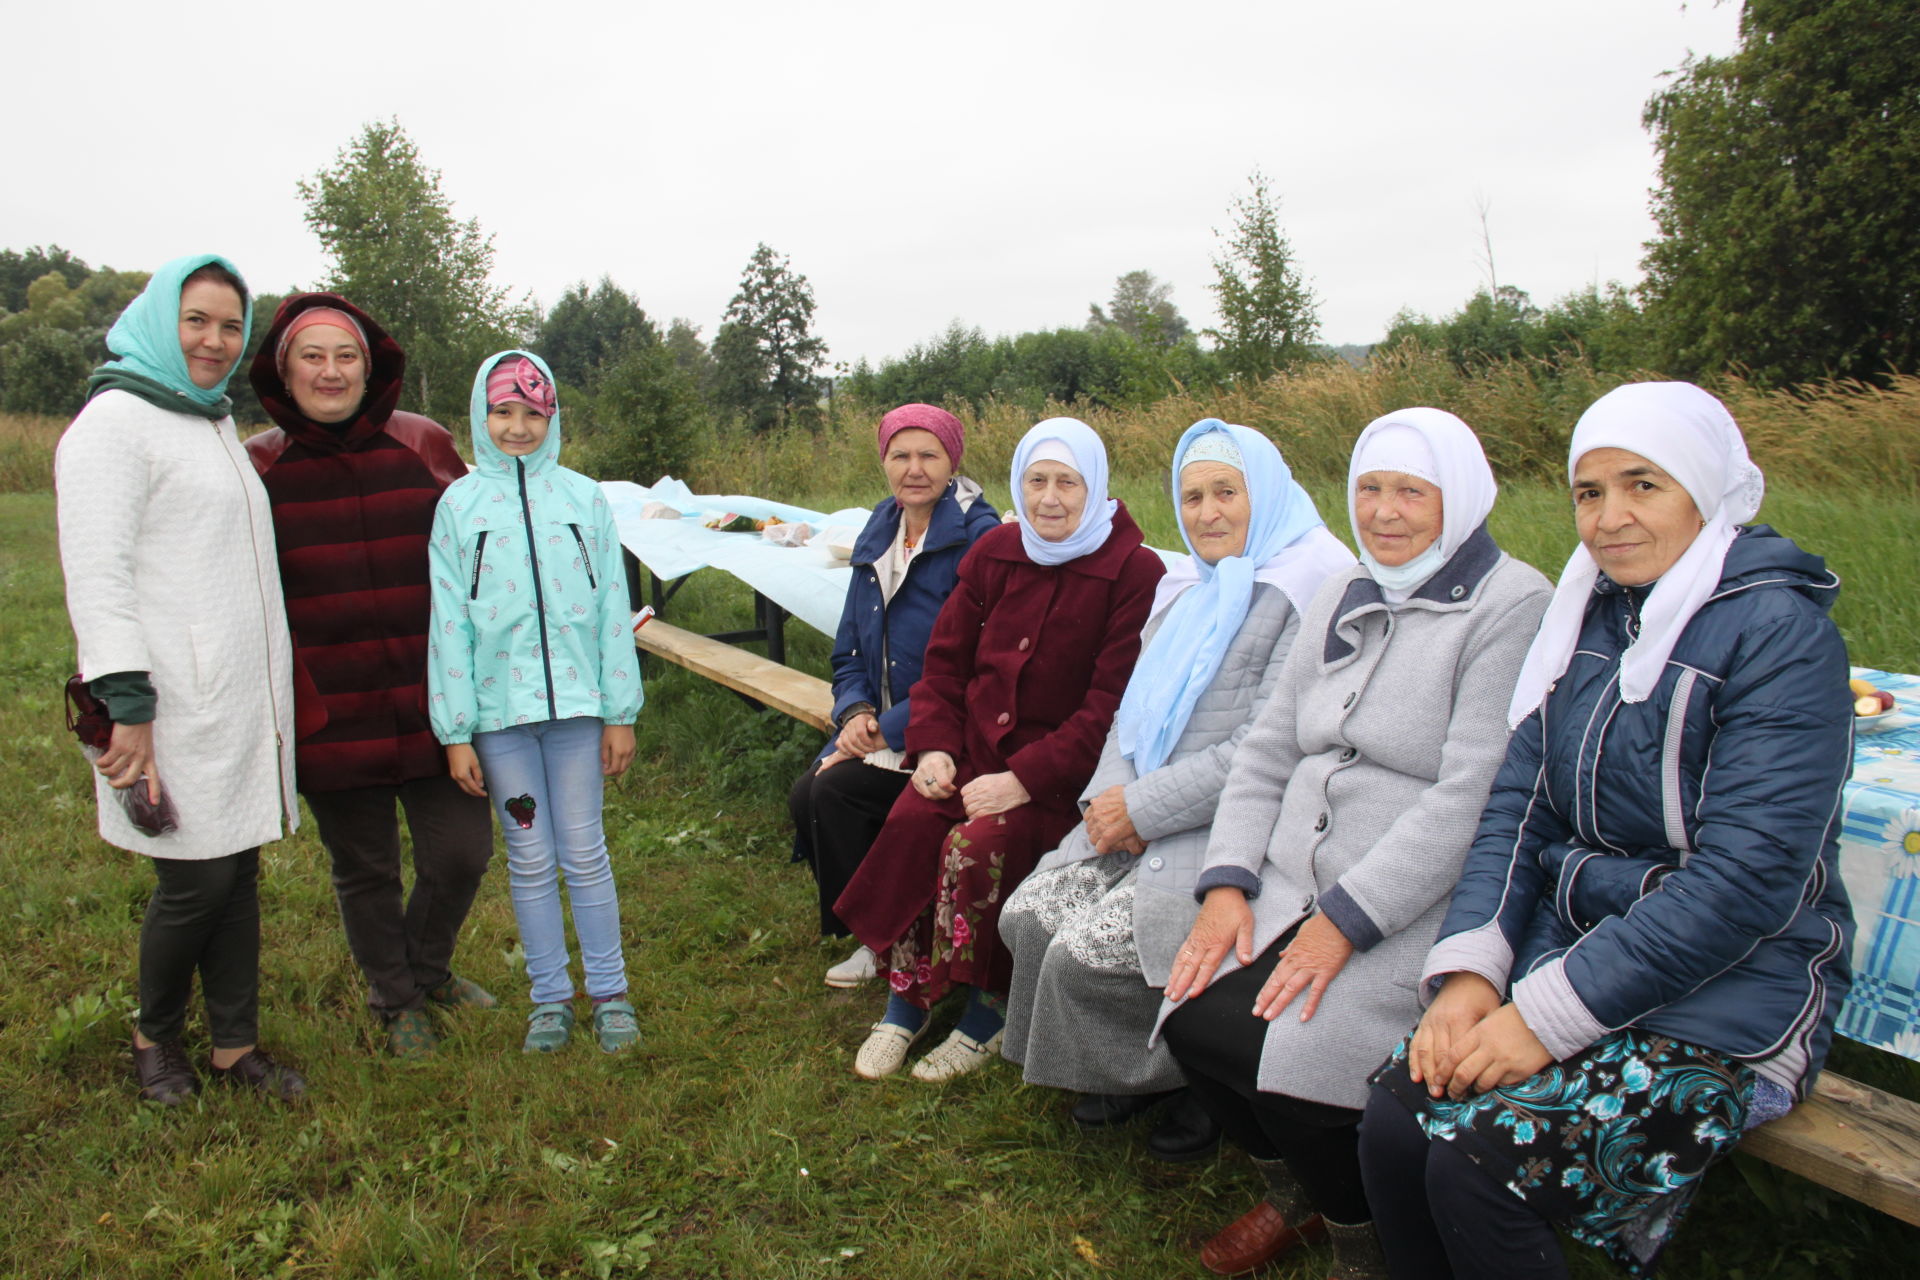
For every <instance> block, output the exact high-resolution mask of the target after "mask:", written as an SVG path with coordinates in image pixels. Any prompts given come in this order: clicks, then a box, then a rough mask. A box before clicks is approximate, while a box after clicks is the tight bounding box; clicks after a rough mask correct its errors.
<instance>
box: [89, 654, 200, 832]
mask: <svg viewBox="0 0 1920 1280" xmlns="http://www.w3.org/2000/svg"><path fill="white" fill-rule="evenodd" d="M67 728H69V729H71V730H73V736H74V737H75V738H77V739H79V742H80V754H81V755H83V756H85V757H86V758H87V763H88V764H89V765H91V764H94V763H95V762H97V761H98V760H99V759H100V757H101V756H103V755H105V754H106V751H107V747H108V746H109V745H111V744H112V742H113V720H112V719H111V718H110V717H108V715H107V709H106V707H105V706H104V705H102V704H101V702H100V700H99V699H98V698H96V697H94V696H93V693H92V691H91V690H89V689H88V688H87V682H86V681H84V680H82V679H81V678H80V677H79V676H74V677H73V678H72V679H70V680H68V681H67ZM111 790H112V791H113V795H114V798H115V799H117V800H118V801H119V802H120V808H121V810H122V811H123V812H125V813H126V815H127V821H128V822H131V823H132V824H133V828H134V830H136V831H138V832H140V833H141V834H142V835H149V836H163V835H166V834H167V833H168V832H169V831H178V830H179V829H180V815H179V814H177V813H175V812H174V809H173V798H172V797H171V796H169V795H168V794H167V792H166V788H164V787H162V788H160V798H159V799H158V800H155V799H153V798H152V796H151V794H150V792H149V791H148V789H147V783H146V779H144V778H143V779H141V780H140V781H138V782H136V783H134V784H133V785H132V786H130V787H114V788H111Z"/></svg>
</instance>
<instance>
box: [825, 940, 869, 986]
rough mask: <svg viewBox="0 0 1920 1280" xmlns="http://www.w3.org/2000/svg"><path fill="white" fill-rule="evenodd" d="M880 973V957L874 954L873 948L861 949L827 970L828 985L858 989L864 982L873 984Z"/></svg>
mask: <svg viewBox="0 0 1920 1280" xmlns="http://www.w3.org/2000/svg"><path fill="white" fill-rule="evenodd" d="M879 972H880V957H879V956H877V955H875V954H873V948H871V947H864V946H863V947H861V948H860V949H859V950H858V951H856V952H854V953H853V954H852V955H850V956H848V957H847V958H846V959H845V960H842V961H841V962H840V963H839V964H837V965H835V966H833V968H831V969H829V970H827V985H828V986H830V987H857V986H859V985H860V984H861V983H863V982H872V981H873V979H874V977H875V975H877V974H878V973H879Z"/></svg>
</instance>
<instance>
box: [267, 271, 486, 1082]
mask: <svg viewBox="0 0 1920 1280" xmlns="http://www.w3.org/2000/svg"><path fill="white" fill-rule="evenodd" d="M405 373H406V355H405V353H403V352H402V351H401V350H400V344H399V343H397V342H395V341H394V340H393V339H392V338H391V337H389V336H388V335H387V333H386V331H385V330H384V329H382V328H381V327H380V326H379V325H378V324H375V323H374V321H373V320H372V318H371V317H369V316H368V315H367V314H366V313H365V312H363V311H361V310H359V309H358V308H356V307H355V306H353V305H352V304H351V303H349V302H348V301H347V300H346V299H345V298H342V297H339V296H337V295H335V294H331V293H297V294H294V295H293V296H292V297H289V298H288V299H287V300H286V301H285V302H283V303H281V305H280V311H279V314H278V315H276V316H274V318H273V327H272V328H271V329H269V330H268V331H267V336H266V340H265V342H263V343H262V344H261V347H260V354H259V355H258V356H256V357H255V358H254V361H253V367H252V369H251V371H250V379H251V381H252V383H253V389H254V391H255V392H256V393H258V395H259V397H260V403H261V405H262V406H263V407H264V408H265V409H266V411H267V414H268V416H270V417H271V418H272V419H273V420H274V422H275V423H277V424H278V426H277V427H275V428H274V429H272V430H269V431H263V432H261V433H260V434H259V435H257V436H254V437H253V438H252V439H250V440H248V441H247V453H248V455H249V456H250V457H251V458H252V460H253V465H254V468H255V469H256V470H257V471H259V473H260V479H261V481H262V483H264V484H265V485H266V488H267V496H268V498H269V499H270V500H271V502H272V503H273V528H274V537H275V540H276V541H277V542H278V544H279V549H280V581H281V583H282V586H283V588H284V590H285V593H286V598H287V620H288V622H289V624H290V625H291V628H292V631H293V653H294V668H295V671H294V680H295V702H296V703H297V704H298V712H299V725H298V733H299V741H298V742H297V743H296V746H295V751H296V757H295V763H296V768H297V770H298V774H299V786H300V793H301V794H302V795H303V796H305V797H306V801H307V807H308V808H309V809H311V810H312V811H313V816H314V819H315V821H317V822H318V823H319V825H320V840H321V843H322V844H324V845H326V847H327V853H328V855H329V857H330V858H331V860H332V863H333V888H334V896H335V897H336V898H337V899H338V900H339V903H340V919H341V923H342V924H343V925H344V926H345V929H346V934H347V946H348V948H349V949H350V950H351V951H352V952H353V958H354V960H355V961H357V962H358V963H359V966H360V970H361V972H362V973H363V974H364V975H365V976H366V980H367V986H368V994H367V1003H368V1004H369V1005H371V1006H372V1007H373V1010H374V1012H375V1013H376V1014H378V1015H379V1016H380V1018H381V1020H382V1022H383V1024H384V1026H385V1030H386V1040H387V1047H388V1048H389V1049H390V1050H391V1051H392V1052H394V1053H396V1054H398V1055H400V1056H403V1057H417V1056H420V1055H422V1054H425V1053H429V1052H431V1051H432V1049H433V1047H434V1043H435V1032H434V1028H433V1023H432V1021H431V1020H430V1019H429V1017H428V1014H427V1008H428V1006H430V1005H432V1006H438V1007H441V1008H458V1007H462V1006H465V1007H478V1008H485V1007H488V1006H491V1005H492V1004H493V1003H494V999H493V997H492V996H490V995H488V994H487V993H486V992H485V991H483V990H481V989H480V988H479V987H478V986H476V985H475V984H473V983H472V982H470V981H468V980H467V979H464V978H460V977H456V976H455V975H454V974H453V972H452V970H451V969H450V968H449V965H450V964H451V963H452V958H453V946H454V940H455V938H456V937H458V935H459V933H460V926H461V924H462V923H464V922H465V920H466V918H467V910H468V908H469V907H471V906H472V905H473V898H474V894H475V893H476V892H477V891H478V889H479V887H480V878H481V876H482V874H484V873H485V871H486V869H487V859H488V857H489V856H490V855H491V854H492V852H493V818H492V811H491V809H490V808H489V806H488V804H487V801H486V800H485V799H476V798H474V797H472V796H467V795H463V794H461V791H460V789H459V788H458V787H456V786H455V785H454V784H453V780H452V779H450V778H449V777H447V768H446V759H445V756H444V755H443V753H442V751H441V749H440V744H439V742H438V741H437V740H436V739H435V738H434V736H433V732H432V730H431V729H429V728H428V726H427V692H426V680H427V625H428V596H427V532H428V530H429V529H430V528H431V527H432V525H433V509H434V505H435V504H436V503H437V502H439V500H440V493H441V491H442V490H444V489H445V488H446V487H447V486H448V485H450V484H452V483H453V482H454V481H455V480H458V479H459V478H460V477H461V476H463V475H465V474H466V471H467V468H466V464H465V463H464V462H462V461H461V460H460V455H459V454H458V453H456V452H454V448H453V436H452V435H451V434H449V433H448V431H447V429H446V428H445V427H442V426H441V425H440V424H439V423H437V422H434V421H433V420H432V419H430V418H423V417H421V416H420V415H419V414H416V413H403V412H400V411H399V410H398V409H397V408H395V406H396V405H398V404H399V402H400V388H401V382H402V378H403V376H404V375H405ZM396 806H397V807H398V808H400V809H404V810H405V811H406V815H407V827H408V829H409V830H410V832H411V833H412V836H413V870H414V883H413V892H412V894H411V896H409V897H403V895H402V885H401V880H400V824H399V821H398V818H397V817H396V812H395V811H396Z"/></svg>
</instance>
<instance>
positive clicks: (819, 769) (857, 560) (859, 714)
mask: <svg viewBox="0 0 1920 1280" xmlns="http://www.w3.org/2000/svg"><path fill="white" fill-rule="evenodd" d="M878 443H879V451H880V466H881V469H882V470H883V471H884V472H885V473H886V477H887V487H888V488H889V489H891V490H892V496H891V497H889V498H886V499H884V500H883V501H882V502H881V503H880V505H879V506H877V507H875V508H874V509H873V516H872V518H870V519H869V520H868V521H867V525H866V528H865V529H863V530H861V532H860V537H859V539H858V541H856V542H855V543H854V547H853V557H852V559H853V583H852V585H851V587H850V588H849V589H848V591H847V603H846V607H845V608H844V609H843V610H842V611H841V614H840V632H839V635H838V636H837V637H836V638H835V640H834V646H833V722H834V725H835V728H836V732H835V734H834V736H833V738H832V740H831V741H829V742H828V743H827V745H826V747H825V748H824V749H823V750H822V751H821V753H820V756H819V758H818V759H817V760H815V761H814V763H813V764H812V765H809V766H808V768H807V771H806V772H805V773H804V774H802V775H801V776H800V780H799V781H798V782H796V783H794V786H793V792H792V794H791V795H790V796H789V797H788V800H787V805H788V808H789V810H790V811H791V812H792V814H793V827H794V838H793V856H794V860H795V861H796V862H806V863H807V864H808V865H809V866H811V867H812V868H813V875H814V879H815V880H816V881H817V882H818V884H819V889H820V932H821V933H822V934H823V935H825V936H827V937H836V938H844V937H846V936H847V934H848V932H849V931H848V929H847V928H846V926H845V925H843V924H841V922H840V919H839V917H838V916H836V915H834V913H833V903H834V900H835V899H836V898H838V897H839V896H840V892H841V890H843V889H845V888H846V887H847V882H848V881H849V880H851V879H852V878H853V873H854V872H855V871H856V870H858V869H859V866H860V861H861V859H863V858H865V857H866V856H867V849H868V847H869V846H871V845H872V844H873V839H874V837H875V836H877V835H878V834H879V833H880V828H881V826H882V825H883V824H884V823H885V822H886V818H887V812H888V810H890V809H891V808H892V807H893V802H894V800H895V799H897V798H898V797H899V795H900V793H901V791H903V790H904V789H905V788H906V785H907V778H908V772H907V770H906V769H905V767H904V766H903V764H902V763H901V761H902V751H903V748H904V747H905V746H906V732H907V716H908V713H909V704H908V699H907V692H908V690H910V689H911V688H912V687H913V683H914V681H916V680H918V679H919V678H920V661H921V657H922V655H923V654H924V653H925V651H926V647H927V637H928V636H929V635H931V634H932V632H933V620H934V619H935V618H936V617H938V616H939V614H940V606H941V605H943V604H945V603H946V599H947V596H948V594H949V593H951V592H952V591H953V586H954V583H955V582H956V581H957V579H958V573H959V569H960V559H961V557H962V556H964V555H966V553H967V550H968V548H970V547H972V546H973V544H974V542H975V541H976V540H977V539H978V538H979V537H980V536H981V535H982V534H984V533H986V532H987V531H988V530H990V529H992V528H993V527H994V526H995V525H997V524H998V523H999V521H1000V517H999V514H998V513H997V512H995V511H994V509H993V508H992V507H991V506H989V505H988V504H987V502H986V500H985V499H984V498H982V497H981V494H980V486H979V485H977V484H975V483H974V482H973V481H972V480H969V479H967V478H966V477H964V476H961V475H959V474H958V472H959V470H960V459H961V456H962V455H963V454H964V453H965V452H966V445H967V435H966V428H964V427H963V426H961V425H960V420H959V419H958V418H956V417H954V416H953V415H952V414H950V413H948V412H947V411H946V410H945V409H939V408H936V407H934V406H933V405H930V404H903V405H901V406H900V407H899V408H897V409H895V410H893V411H892V412H890V413H888V414H887V415H886V416H885V417H883V418H881V419H880V431H879V441H878ZM874 973H875V966H874V955H873V953H872V952H871V951H869V950H867V948H866V947H864V946H863V947H860V948H859V949H858V950H856V951H855V952H854V953H853V954H852V955H851V956H849V957H848V958H847V959H846V960H845V961H843V962H842V963H840V964H837V965H835V966H834V967H833V968H831V969H829V970H827V978H826V981H827V985H828V986H830V987H853V986H858V985H860V984H861V983H863V982H865V981H867V980H868V979H870V978H872V977H873V976H874Z"/></svg>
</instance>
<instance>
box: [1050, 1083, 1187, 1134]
mask: <svg viewBox="0 0 1920 1280" xmlns="http://www.w3.org/2000/svg"><path fill="white" fill-rule="evenodd" d="M1178 1092H1179V1090H1178V1089H1170V1090H1166V1091H1164V1092H1161V1093H1090V1094H1088V1095H1087V1096H1086V1097H1084V1098H1082V1099H1080V1101H1078V1102H1076V1103H1074V1104H1073V1122H1074V1123H1075V1124H1077V1125H1079V1126H1080V1127H1081V1128H1082V1129H1104V1128H1106V1127H1107V1126H1109V1125H1116V1124H1125V1123H1126V1122H1127V1121H1129V1120H1131V1119H1133V1118H1134V1117H1135V1116H1138V1115H1143V1114H1145V1113H1146V1112H1147V1111H1150V1110H1152V1109H1153V1107H1154V1106H1156V1105H1158V1103H1159V1102H1160V1100H1161V1099H1163V1098H1171V1097H1172V1096H1173V1095H1174V1094H1176V1093H1178Z"/></svg>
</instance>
